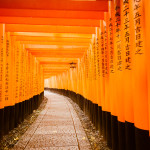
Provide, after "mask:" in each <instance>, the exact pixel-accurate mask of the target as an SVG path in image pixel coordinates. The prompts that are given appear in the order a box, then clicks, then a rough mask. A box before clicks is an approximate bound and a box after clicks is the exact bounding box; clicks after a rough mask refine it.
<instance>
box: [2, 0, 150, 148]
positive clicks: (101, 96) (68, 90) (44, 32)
mask: <svg viewBox="0 0 150 150" xmlns="http://www.w3.org/2000/svg"><path fill="white" fill-rule="evenodd" d="M149 40H150V0H111V1H107V0H95V1H94V0H72V1H71V0H24V1H23V0H13V1H12V0H0V137H1V138H2V137H3V135H6V134H8V132H9V131H10V130H12V129H13V128H15V127H17V125H18V124H19V123H21V122H22V121H23V120H24V118H25V117H27V116H28V115H29V114H31V113H32V112H33V110H34V109H37V108H38V106H39V105H40V103H41V102H42V99H43V95H44V94H43V93H44V87H45V88H46V89H50V90H51V91H53V92H56V93H60V94H63V95H65V96H69V97H70V98H72V100H73V101H75V102H76V103H77V104H78V105H79V106H80V107H81V109H82V110H83V111H84V112H85V113H86V114H87V115H88V116H89V118H90V119H91V121H92V122H93V124H94V125H95V127H96V129H98V130H99V132H100V134H102V135H103V137H104V140H106V141H107V144H108V146H109V147H111V148H112V149H113V150H149V149H150V147H149V145H150V144H149V143H150V138H149V137H150V136H149V135H150V134H149V133H150V132H149V131H150V95H149V94H150V41H149ZM44 82H45V84H44Z"/></svg>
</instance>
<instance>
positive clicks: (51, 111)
mask: <svg viewBox="0 0 150 150" xmlns="http://www.w3.org/2000/svg"><path fill="white" fill-rule="evenodd" d="M44 94H45V97H47V98H48V102H47V104H46V107H45V109H44V110H43V111H42V112H41V113H40V114H39V116H38V118H37V120H36V121H35V122H34V123H33V124H32V125H31V126H30V127H29V129H28V130H27V131H26V132H25V134H24V135H23V136H22V137H21V139H20V140H19V141H18V143H17V144H16V145H15V146H14V148H13V150H89V149H91V146H90V143H89V141H88V138H87V136H86V133H85V131H84V129H83V127H82V124H81V122H80V119H79V118H78V116H77V114H76V112H75V110H74V109H73V107H72V105H71V104H70V102H69V101H68V100H67V98H66V97H64V96H61V95H58V94H54V93H51V92H49V91H45V93H44Z"/></svg>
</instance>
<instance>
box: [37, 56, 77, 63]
mask: <svg viewBox="0 0 150 150" xmlns="http://www.w3.org/2000/svg"><path fill="white" fill-rule="evenodd" d="M37 60H39V61H40V62H47V63H60V64H61V63H62V64H63V63H72V62H78V60H79V59H78V58H65V57H64V58H55V57H53V58H52V57H51V58H49V57H37Z"/></svg>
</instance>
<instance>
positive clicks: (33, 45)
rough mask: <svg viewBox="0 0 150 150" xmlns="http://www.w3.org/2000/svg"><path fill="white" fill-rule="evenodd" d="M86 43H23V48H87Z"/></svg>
mask: <svg viewBox="0 0 150 150" xmlns="http://www.w3.org/2000/svg"><path fill="white" fill-rule="evenodd" d="M88 47H89V46H88V45H85V46H81V45H57V44H56V45H40V44H37V45H36V44H25V48H27V49H32V48H42V49H43V48H44V49H45V48H50V49H52V48H53V49H58V48H64V49H68V48H69V49H71V48H84V49H85V48H88Z"/></svg>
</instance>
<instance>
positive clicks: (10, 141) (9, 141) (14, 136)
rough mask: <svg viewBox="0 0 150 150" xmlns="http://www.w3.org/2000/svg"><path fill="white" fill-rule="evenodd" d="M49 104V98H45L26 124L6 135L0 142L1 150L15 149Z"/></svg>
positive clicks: (27, 119)
mask: <svg viewBox="0 0 150 150" xmlns="http://www.w3.org/2000/svg"><path fill="white" fill-rule="evenodd" d="M46 103H47V98H46V97H44V100H43V102H42V103H41V105H40V107H39V108H38V109H37V110H34V111H33V113H32V114H31V115H29V116H28V117H27V118H26V119H25V120H24V122H22V123H21V124H19V126H18V127H17V128H14V129H13V130H12V131H10V132H9V134H8V135H5V136H4V137H3V139H2V140H1V141H0V150H9V149H11V148H13V147H14V145H15V144H16V143H17V142H18V141H19V139H20V138H21V136H22V135H23V134H24V133H25V132H26V131H27V129H28V128H29V127H30V125H31V124H32V123H33V122H34V121H35V120H36V118H37V117H38V115H39V113H40V112H41V111H42V110H43V109H44V108H45V105H46Z"/></svg>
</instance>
